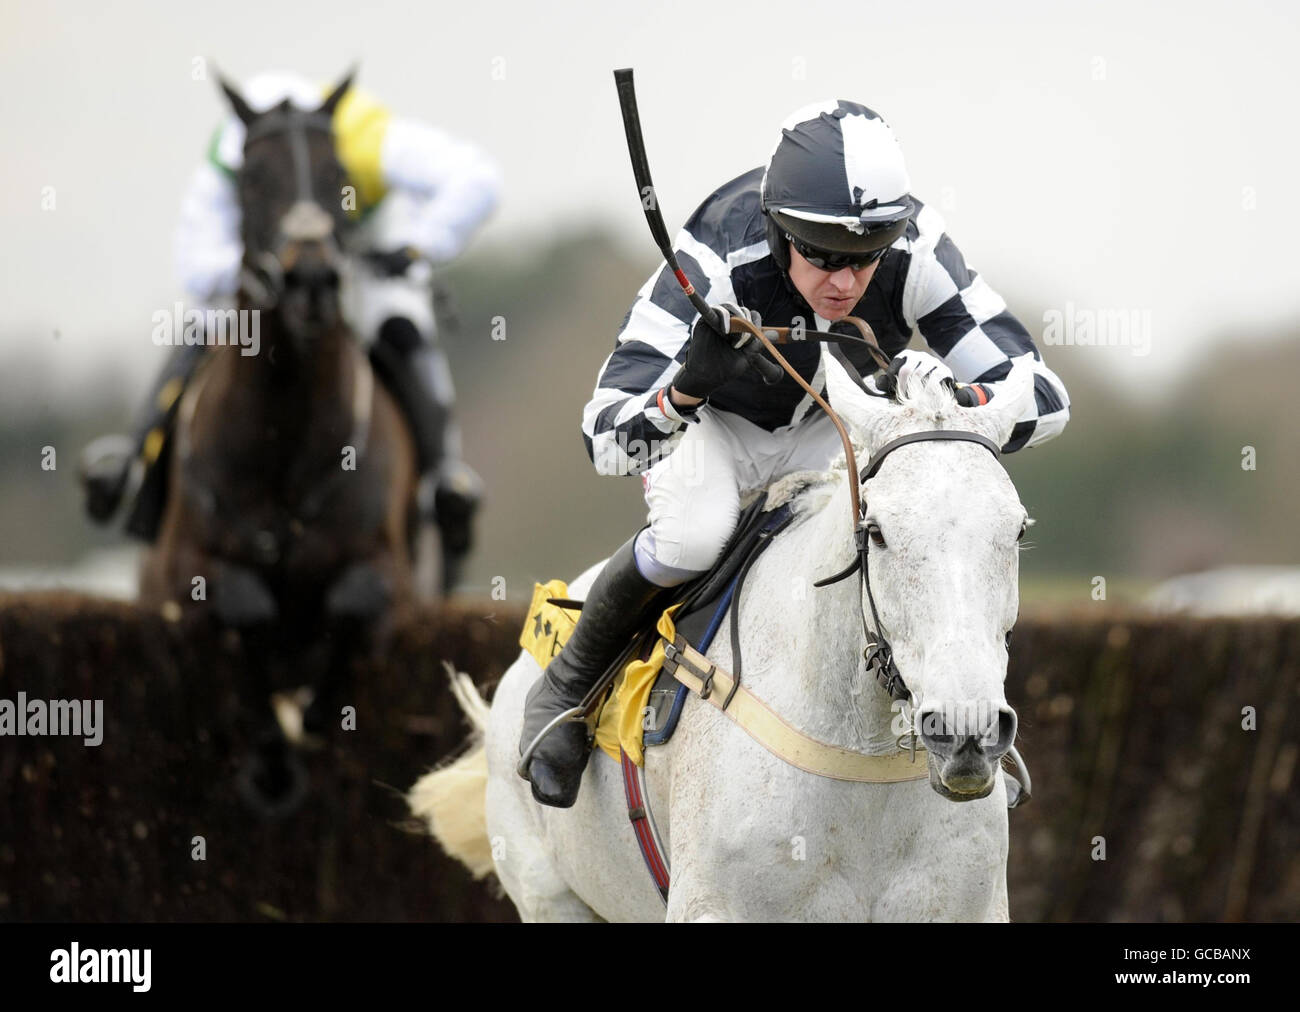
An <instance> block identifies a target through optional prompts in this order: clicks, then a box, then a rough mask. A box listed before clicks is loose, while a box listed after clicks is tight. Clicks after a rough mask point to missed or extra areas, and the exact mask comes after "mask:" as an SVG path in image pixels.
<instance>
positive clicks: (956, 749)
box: [916, 704, 1017, 801]
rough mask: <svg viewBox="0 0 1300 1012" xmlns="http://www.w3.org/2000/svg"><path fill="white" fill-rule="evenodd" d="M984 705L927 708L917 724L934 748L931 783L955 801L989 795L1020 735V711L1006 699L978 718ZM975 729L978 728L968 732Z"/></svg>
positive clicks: (918, 715)
mask: <svg viewBox="0 0 1300 1012" xmlns="http://www.w3.org/2000/svg"><path fill="white" fill-rule="evenodd" d="M980 710H981V708H980V707H978V706H976V707H966V708H953V707H946V706H945V707H932V708H925V707H923V708H922V709H921V710H920V712H919V713H918V714H917V721H916V725H917V728H918V733H919V735H920V738H921V741H922V742H923V743H924V744H925V747H926V749H927V750H928V751H929V756H930V759H929V762H930V786H931V787H933V788H934V790H935V791H936V792H938V793H939V794H940V795H942V796H943V797H945V798H948V799H949V800H951V801H975V800H977V799H979V798H985V797H988V795H989V794H990V793H991V792H992V791H993V787H994V785H995V784H996V783H997V772H998V762H999V760H1000V759H1001V758H1002V757H1003V756H1004V755H1006V753H1007V751H1008V750H1009V749H1010V748H1011V746H1012V744H1013V743H1014V742H1015V740H1016V727H1017V718H1016V711H1015V710H1013V709H1011V707H1009V706H1007V705H1005V704H1003V705H1001V706H999V707H997V709H996V711H987V712H988V716H987V717H985V718H984V719H978V718H976V717H974V714H977V713H979V712H980ZM972 728H974V729H975V730H976V733H968V732H969V731H970V730H971V729H972Z"/></svg>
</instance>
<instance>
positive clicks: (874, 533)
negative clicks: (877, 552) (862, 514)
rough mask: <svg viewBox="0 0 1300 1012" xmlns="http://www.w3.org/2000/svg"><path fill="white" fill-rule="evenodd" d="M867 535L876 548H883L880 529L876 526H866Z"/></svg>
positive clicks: (883, 539) (883, 538)
mask: <svg viewBox="0 0 1300 1012" xmlns="http://www.w3.org/2000/svg"><path fill="white" fill-rule="evenodd" d="M867 535H868V536H869V537H870V538H871V541H872V543H873V544H875V546H876V547H877V548H884V547H885V536H884V535H883V534H881V533H880V527H879V525H877V524H867Z"/></svg>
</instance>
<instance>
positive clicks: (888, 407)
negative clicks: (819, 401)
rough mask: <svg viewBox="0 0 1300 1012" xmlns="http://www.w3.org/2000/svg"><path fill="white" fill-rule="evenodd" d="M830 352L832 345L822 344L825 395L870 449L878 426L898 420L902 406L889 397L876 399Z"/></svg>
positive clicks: (860, 441)
mask: <svg viewBox="0 0 1300 1012" xmlns="http://www.w3.org/2000/svg"><path fill="white" fill-rule="evenodd" d="M830 349H831V345H830V344H829V343H828V344H824V345H822V368H823V369H824V370H825V373H826V393H827V394H828V395H829V400H830V403H831V407H833V408H834V409H835V413H836V414H837V415H839V416H840V417H841V418H842V419H843V420H844V422H845V423H846V424H847V425H848V426H849V428H850V430H852V432H853V434H854V435H855V436H856V437H857V441H858V442H859V443H862V444H863V445H865V446H866V447H867V448H871V447H872V446H873V445H874V443H875V438H874V435H873V433H874V432H875V430H876V429H877V427H878V426H879V425H880V424H881V423H883V422H886V421H888V420H889V419H891V418H893V417H896V412H897V411H898V410H899V407H898V405H897V404H895V403H893V402H892V401H891V400H890V399H889V398H888V397H873V396H871V395H870V394H868V393H867V392H866V391H865V390H863V389H862V384H861V381H860V380H859V379H858V378H856V377H854V376H850V375H849V373H848V370H846V369H845V368H844V366H843V365H841V364H840V361H839V359H837V358H836V357H835V356H834V355H832V354H831V353H830Z"/></svg>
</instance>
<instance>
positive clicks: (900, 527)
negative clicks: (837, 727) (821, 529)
mask: <svg viewBox="0 0 1300 1012" xmlns="http://www.w3.org/2000/svg"><path fill="white" fill-rule="evenodd" d="M823 362H824V363H825V368H826V378H827V389H828V391H829V393H830V399H831V403H832V405H833V406H834V408H835V410H836V411H837V412H838V413H839V415H840V417H841V418H842V419H843V420H844V422H845V423H846V425H847V426H848V427H849V429H850V432H851V434H852V435H853V437H854V443H855V444H856V445H857V446H860V447H861V448H863V449H864V450H865V451H866V453H867V454H868V455H870V454H871V453H874V452H875V451H876V450H878V449H880V448H881V447H882V446H884V445H885V444H886V443H888V442H889V441H890V440H893V439H896V438H897V437H899V436H902V435H907V434H909V433H914V432H923V431H929V430H935V429H949V430H961V431H969V432H975V433H978V434H980V435H983V436H985V437H987V438H989V439H991V440H993V441H994V442H995V443H996V444H997V446H999V447H1000V446H1003V445H1005V444H1006V443H1007V442H1008V440H1009V439H1010V437H1011V431H1012V428H1013V427H1014V426H1015V424H1016V421H1017V420H1018V419H1019V418H1020V417H1021V416H1022V415H1023V414H1024V413H1025V411H1026V409H1027V408H1028V407H1029V406H1030V404H1031V403H1032V398H1033V396H1034V389H1033V387H1034V384H1033V374H1032V370H1031V368H1030V366H1029V365H1028V364H1027V363H1024V362H1019V363H1017V364H1016V365H1015V366H1014V368H1013V369H1012V371H1011V374H1010V376H1009V377H1008V378H1007V379H1006V381H1005V382H1003V383H1002V384H1000V385H999V387H998V390H997V393H996V395H995V396H994V397H993V398H992V399H991V400H990V402H989V403H988V404H987V405H985V406H983V407H977V408H963V407H959V406H958V404H957V403H956V400H955V398H954V396H953V393H952V392H951V391H950V390H949V389H948V388H947V387H946V386H944V385H942V384H939V383H932V382H929V381H926V380H923V379H920V378H918V377H913V378H912V380H911V381H909V383H908V386H907V389H905V390H902V391H900V392H899V399H898V400H897V401H894V400H890V399H886V398H884V397H872V396H868V395H867V394H866V393H865V392H864V391H863V390H862V389H861V388H860V387H859V386H858V385H857V383H856V382H855V381H854V380H853V379H851V378H850V377H849V375H848V374H847V373H846V372H845V370H844V369H843V367H842V366H841V365H840V364H839V362H837V361H836V360H835V359H834V358H833V357H832V356H830V355H828V354H824V355H823ZM864 459H865V458H864ZM850 480H854V478H853V476H850ZM862 501H863V511H864V520H863V522H864V524H865V526H866V528H867V530H866V535H867V537H868V538H869V542H870V544H869V548H868V552H867V566H868V574H869V579H870V587H871V590H872V592H873V594H874V598H875V603H876V606H877V608H878V610H879V616H880V626H881V631H882V632H883V634H884V636H885V638H886V639H887V640H888V642H889V644H890V645H891V647H892V649H893V657H894V660H895V662H896V663H897V666H898V670H899V672H900V674H901V675H902V677H903V679H904V681H905V682H906V685H907V687H908V688H909V689H910V690H911V692H912V694H913V697H914V702H915V708H914V711H913V714H912V717H913V728H914V730H915V732H916V733H917V734H918V735H919V737H920V739H921V740H922V741H923V742H924V744H925V747H926V748H927V749H928V750H929V756H930V758H929V762H930V784H931V786H932V787H933V788H934V789H935V790H936V791H938V792H939V793H940V794H942V795H943V796H944V797H946V798H950V799H952V800H957V801H968V800H973V799H976V798H982V797H986V796H987V795H988V794H989V793H990V792H991V791H992V790H993V787H994V784H995V783H996V773H997V765H998V762H999V760H1000V759H1001V757H1002V756H1003V755H1004V754H1005V753H1006V752H1007V751H1008V750H1009V749H1010V748H1011V746H1012V744H1013V742H1014V740H1015V734H1016V713H1015V711H1014V710H1013V709H1012V708H1011V707H1010V706H1008V705H1007V701H1006V695H1005V693H1004V689H1003V682H1004V681H1005V679H1006V672H1007V644H1008V641H1009V634H1010V630H1011V627H1012V625H1013V624H1014V623H1015V620H1016V614H1017V611H1018V610H1019V589H1018V581H1019V572H1020V566H1019V541H1020V538H1021V536H1022V535H1023V534H1024V533H1025V530H1026V528H1027V526H1028V524H1029V518H1028V516H1027V514H1026V512H1025V508H1024V507H1023V506H1022V505H1021V504H1020V498H1019V496H1018V495H1017V494H1016V490H1015V487H1014V486H1013V485H1012V483H1011V479H1010V477H1009V476H1008V475H1007V472H1006V471H1005V470H1003V468H1002V465H1001V464H1000V463H999V462H998V460H997V459H996V457H994V456H993V455H992V454H991V453H989V452H988V449H986V448H984V447H982V446H980V445H979V444H977V443H973V442H965V441H947V442H941V441H918V442H913V443H906V444H903V445H901V446H899V447H898V448H897V449H896V450H893V451H891V452H890V453H888V455H887V456H885V458H884V459H883V461H882V462H881V465H880V468H879V470H878V471H877V472H876V474H875V475H874V476H873V477H871V478H869V479H867V481H866V482H865V483H864V485H863V487H862ZM863 606H864V608H867V609H868V610H867V611H866V614H867V615H868V616H870V614H871V612H870V610H869V609H870V605H869V603H867V602H864V604H863Z"/></svg>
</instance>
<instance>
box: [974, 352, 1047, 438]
mask: <svg viewBox="0 0 1300 1012" xmlns="http://www.w3.org/2000/svg"><path fill="white" fill-rule="evenodd" d="M1031 358H1032V355H1024V356H1021V357H1020V358H1015V359H1012V360H1011V371H1010V372H1009V373H1007V375H1006V378H1005V379H1003V380H1001V381H999V382H998V384H997V387H996V389H995V390H994V393H993V398H992V400H990V401H989V402H988V404H986V405H984V406H983V407H979V408H961V409H960V411H961V413H962V415H963V416H965V417H966V418H967V419H969V420H970V421H971V422H972V423H973V424H972V428H977V429H978V430H979V431H981V432H984V433H985V434H986V435H988V436H989V437H991V438H992V439H993V440H995V441H996V442H997V444H998V445H999V446H1005V445H1006V444H1007V443H1008V442H1010V441H1011V433H1012V430H1014V429H1015V427H1016V422H1018V421H1020V420H1021V419H1022V418H1025V417H1027V416H1028V415H1030V414H1031V412H1032V409H1033V406H1034V367H1033V364H1032V362H1031V361H1030V359H1031Z"/></svg>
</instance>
